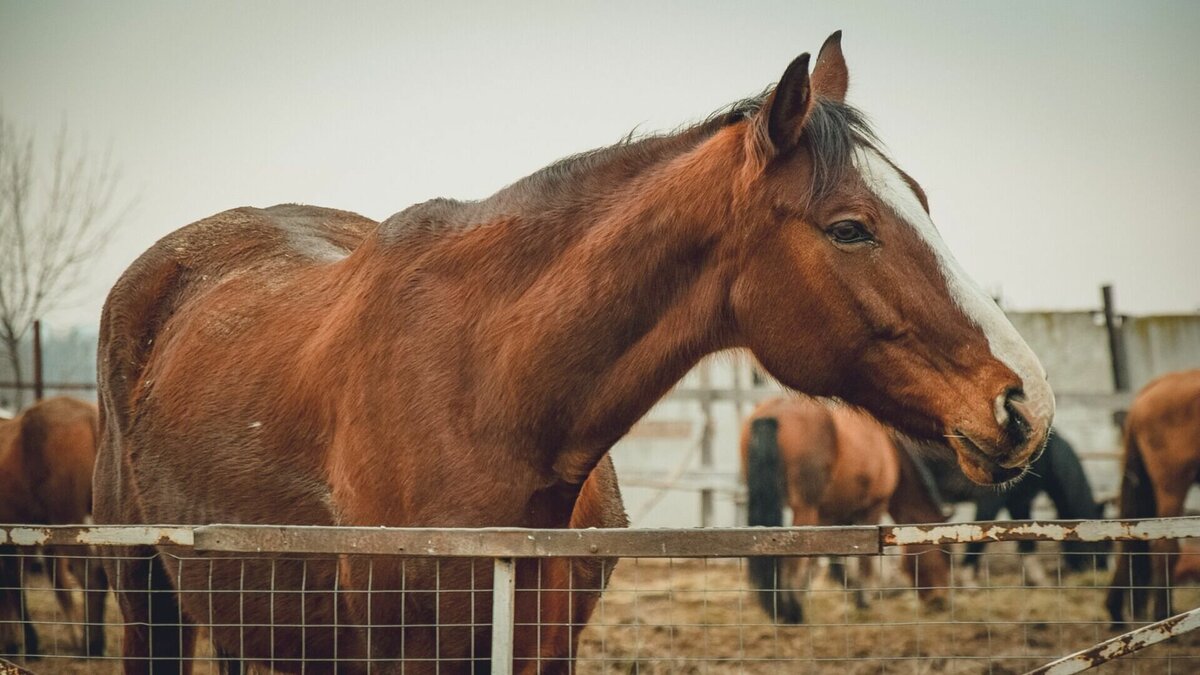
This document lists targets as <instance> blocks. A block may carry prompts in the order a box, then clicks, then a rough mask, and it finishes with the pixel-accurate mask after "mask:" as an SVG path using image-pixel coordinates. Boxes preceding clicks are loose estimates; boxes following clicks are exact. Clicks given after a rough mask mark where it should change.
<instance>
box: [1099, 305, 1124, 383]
mask: <svg viewBox="0 0 1200 675" xmlns="http://www.w3.org/2000/svg"><path fill="white" fill-rule="evenodd" d="M1100 294H1101V297H1102V298H1103V299H1104V327H1105V329H1107V330H1108V353H1109V355H1110V356H1111V357H1112V374H1113V389H1114V390H1116V391H1129V365H1128V360H1127V357H1126V354H1125V336H1124V333H1123V332H1122V331H1121V327H1122V323H1123V322H1122V320H1121V317H1120V316H1119V315H1118V314H1117V313H1116V309H1115V307H1114V302H1113V288H1112V286H1111V285H1110V284H1105V285H1104V286H1102V287H1100Z"/></svg>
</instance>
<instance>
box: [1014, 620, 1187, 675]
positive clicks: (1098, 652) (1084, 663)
mask: <svg viewBox="0 0 1200 675" xmlns="http://www.w3.org/2000/svg"><path fill="white" fill-rule="evenodd" d="M1198 628H1200V607H1197V608H1196V609H1193V610H1191V611H1190V612H1184V613H1183V614H1176V615H1175V616H1172V617H1168V618H1166V619H1163V620H1162V621H1159V622H1158V623H1152V624H1150V625H1149V626H1142V627H1141V628H1139V629H1137V630H1134V631H1130V632H1128V633H1125V634H1123V635H1118V636H1117V637H1115V638H1113V639H1111V640H1105V641H1104V642H1101V643H1100V644H1098V645H1096V646H1094V647H1089V648H1087V649H1083V650H1080V651H1077V652H1075V653H1074V654H1069V655H1067V656H1064V657H1062V658H1061V659H1058V660H1057V661H1052V662H1050V663H1047V664H1046V665H1044V666H1042V667H1041V668H1036V669H1034V670H1031V671H1029V672H1028V673H1026V675H1069V674H1070V673H1081V672H1083V671H1085V670H1091V669H1092V668H1095V667H1097V666H1100V665H1102V664H1105V663H1108V662H1109V661H1113V660H1115V659H1119V658H1121V657H1122V656H1128V655H1129V654H1132V653H1134V652H1136V651H1140V650H1142V649H1145V648H1146V647H1149V646H1151V645H1155V644H1158V643H1159V642H1162V641H1163V640H1168V639H1170V638H1173V637H1176V636H1179V635H1183V634H1184V633H1188V632H1191V631H1194V630H1196V629H1198Z"/></svg>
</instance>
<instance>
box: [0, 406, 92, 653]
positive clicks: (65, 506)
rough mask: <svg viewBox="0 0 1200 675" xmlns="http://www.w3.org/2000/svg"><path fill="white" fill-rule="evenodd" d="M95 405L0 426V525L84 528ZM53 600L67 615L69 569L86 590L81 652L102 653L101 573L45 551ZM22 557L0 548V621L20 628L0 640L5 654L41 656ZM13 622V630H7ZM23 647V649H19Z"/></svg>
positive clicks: (47, 409)
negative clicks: (27, 600)
mask: <svg viewBox="0 0 1200 675" xmlns="http://www.w3.org/2000/svg"><path fill="white" fill-rule="evenodd" d="M97 425H98V414H97V411H96V406H94V405H92V404H91V403H86V402H84V401H80V400H77V399H73V398H67V397H57V398H50V399H46V400H44V401H41V402H39V403H35V404H34V405H32V406H30V407H29V408H27V409H26V410H25V411H24V412H22V413H21V414H20V415H18V416H17V417H16V418H14V419H12V420H6V421H0V523H23V524H38V525H64V524H78V523H83V522H85V521H86V520H87V519H88V517H89V515H90V513H91V507H92V466H93V464H94V463H95V459H96V434H97ZM47 553H48V554H49V555H50V560H51V561H52V565H53V568H52V569H53V570H54V575H55V587H56V595H57V596H58V601H59V604H60V605H61V606H62V608H63V610H64V612H65V613H66V614H67V615H68V616H70V615H71V614H73V611H74V610H73V606H74V601H73V599H72V596H71V593H70V591H69V590H68V588H69V587H68V586H67V585H66V584H67V578H68V577H69V576H70V574H68V572H67V570H68V568H69V569H70V571H71V573H73V574H74V576H75V578H76V579H77V580H78V581H79V582H80V583H82V584H83V585H84V590H85V594H84V595H85V602H84V612H85V613H84V624H85V628H84V637H85V640H86V642H85V648H86V653H87V654H88V655H92V656H100V655H102V654H103V653H104V626H103V622H104V595H105V590H106V589H107V582H106V580H105V576H104V569H103V566H102V565H100V564H98V563H91V564H86V563H85V561H84V560H83V558H82V557H81V556H79V555H78V553H76V554H73V555H72V554H70V553H69V552H68V551H65V550H64V551H61V553H63V554H66V556H67V557H57V553H59V552H58V551H55V550H48V551H47ZM22 562H23V556H20V555H18V551H17V549H16V547H14V546H11V545H4V546H0V616H2V617H4V621H5V624H4V626H6V627H9V626H12V627H15V625H16V622H17V621H19V622H20V624H21V625H22V627H23V635H22V636H21V638H22V639H23V641H19V640H18V636H17V634H16V633H17V631H13V632H12V633H11V634H7V635H2V636H0V650H3V653H6V654H15V653H19V652H20V651H24V653H26V654H30V655H35V654H38V653H39V644H38V636H37V632H36V631H35V630H34V628H33V625H32V624H31V623H30V621H29V615H28V611H27V606H26V603H25V594H24V590H23V589H22V587H21V585H22V584H21V582H22V579H23V575H22ZM10 621H12V622H13V623H9V622H10ZM22 647H23V649H22Z"/></svg>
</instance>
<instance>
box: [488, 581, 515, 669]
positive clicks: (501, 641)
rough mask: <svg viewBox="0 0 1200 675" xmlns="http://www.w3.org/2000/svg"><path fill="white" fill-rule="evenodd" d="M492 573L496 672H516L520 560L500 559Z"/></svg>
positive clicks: (493, 649) (493, 657)
mask: <svg viewBox="0 0 1200 675" xmlns="http://www.w3.org/2000/svg"><path fill="white" fill-rule="evenodd" d="M493 570H494V572H493V574H492V675H512V672H513V624H514V623H515V621H516V609H517V607H516V605H517V603H516V594H517V574H516V561H514V560H513V559H512V558H496V562H495V564H494V565H493Z"/></svg>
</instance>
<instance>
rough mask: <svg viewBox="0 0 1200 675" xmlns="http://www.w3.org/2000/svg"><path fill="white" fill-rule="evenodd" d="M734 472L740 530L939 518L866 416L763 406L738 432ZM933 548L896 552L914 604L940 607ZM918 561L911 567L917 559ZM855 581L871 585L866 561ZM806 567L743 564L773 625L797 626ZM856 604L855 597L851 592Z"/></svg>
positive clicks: (804, 402)
mask: <svg viewBox="0 0 1200 675" xmlns="http://www.w3.org/2000/svg"><path fill="white" fill-rule="evenodd" d="M741 451H742V473H743V478H744V479H745V481H746V486H747V490H748V499H749V501H748V505H749V508H748V510H749V524H750V525H752V526H759V525H763V526H778V525H782V524H783V521H782V507H783V504H784V503H785V502H786V503H787V505H788V506H789V507H791V510H792V525H793V526H797V527H799V526H807V525H875V524H877V523H879V522H880V520H881V519H882V518H883V515H884V514H885V513H888V514H890V515H891V516H892V519H893V520H895V521H896V522H897V523H925V522H939V521H942V520H944V519H945V517H944V516H943V514H942V512H941V510H940V509H939V508H938V505H937V503H936V502H935V501H934V500H933V499H932V498H931V497H930V495H929V493H928V491H927V490H926V489H925V485H924V484H923V483H922V481H921V479H920V476H919V475H918V473H917V470H916V467H915V466H914V465H913V463H912V460H911V458H909V456H908V455H907V454H906V453H905V452H904V451H902V450H900V449H899V448H898V447H897V446H896V444H895V443H893V442H892V436H891V433H890V432H889V431H888V430H887V429H885V428H884V427H883V426H881V425H880V424H879V423H878V422H877V421H875V420H874V419H873V418H871V417H869V416H868V415H866V414H864V413H861V412H859V411H856V410H852V409H850V408H847V407H844V406H838V405H836V404H833V403H830V402H825V401H818V400H815V399H811V398H803V397H796V398H776V399H771V400H768V401H764V402H763V403H761V404H760V405H759V406H758V407H757V408H755V409H754V412H753V413H751V415H750V417H748V418H747V419H746V422H745V424H744V425H743V426H742V438H741ZM939 553H940V551H937V550H935V549H928V550H927V549H925V548H922V549H920V550H917V549H908V550H906V551H905V554H906V555H905V556H904V560H905V562H906V566H905V570H906V572H907V573H908V574H909V576H910V578H912V579H913V580H914V582H915V585H916V587H917V589H918V593H919V594H920V596H921V598H922V599H923V600H925V601H927V602H931V603H933V604H940V603H942V602H944V600H945V597H944V596H945V590H944V589H945V588H946V586H947V583H946V582H947V581H948V579H949V559H948V558H947V559H945V560H937V558H945V555H944V554H940V555H939ZM918 557H919V559H918ZM858 560H859V564H860V567H859V569H860V574H861V575H862V577H863V578H869V577H870V576H871V565H872V563H873V562H874V559H872V558H871V557H868V556H862V557H859V559H858ZM808 561H809V559H808V558H766V557H755V558H750V559H749V560H748V563H747V564H748V568H749V571H750V579H751V581H752V582H753V583H754V585H755V587H756V588H757V589H758V591H759V592H758V598H759V602H760V604H761V605H762V606H763V609H765V610H766V611H767V613H768V614H770V615H771V616H772V617H773V618H774V619H775V620H776V621H782V622H785V623H801V622H802V621H803V620H804V613H803V607H802V602H801V599H802V597H803V593H804V590H805V588H806V587H807V584H808V567H809V562H808ZM856 596H857V601H858V603H859V605H860V606H864V605H865V599H864V598H863V594H862V592H861V589H859V590H857V591H856Z"/></svg>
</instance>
